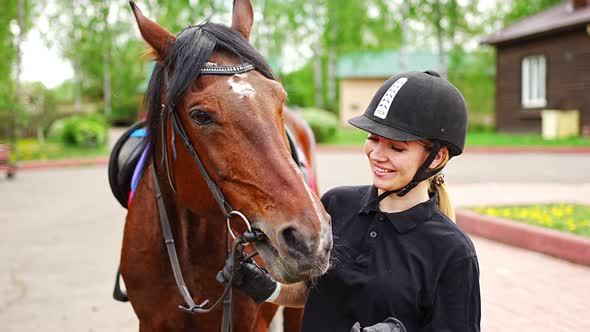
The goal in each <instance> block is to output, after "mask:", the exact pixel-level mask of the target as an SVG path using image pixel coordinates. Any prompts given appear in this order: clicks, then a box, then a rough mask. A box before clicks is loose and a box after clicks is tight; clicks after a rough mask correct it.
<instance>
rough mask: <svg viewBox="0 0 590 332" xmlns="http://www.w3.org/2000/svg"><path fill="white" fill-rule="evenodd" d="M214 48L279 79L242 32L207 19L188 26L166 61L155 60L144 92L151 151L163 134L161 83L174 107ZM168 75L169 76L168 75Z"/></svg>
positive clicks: (270, 77)
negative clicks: (161, 129) (161, 133)
mask: <svg viewBox="0 0 590 332" xmlns="http://www.w3.org/2000/svg"><path fill="white" fill-rule="evenodd" d="M215 51H219V52H225V53H229V54H233V55H236V56H238V57H239V58H240V59H241V61H242V62H247V63H250V64H252V65H254V67H255V68H256V70H257V71H258V72H260V73H261V74H262V75H264V76H265V77H267V78H269V79H272V80H276V77H275V76H274V74H273V72H272V70H271V69H270V66H269V65H268V63H267V62H266V60H264V58H263V57H262V55H260V53H258V51H256V49H254V47H252V45H250V43H249V42H248V41H247V40H246V39H245V38H244V37H243V36H242V35H241V34H240V33H239V32H237V31H235V30H233V29H231V28H229V27H228V26H225V25H222V24H216V23H211V22H208V21H207V22H204V23H201V24H198V25H195V26H189V27H187V28H185V29H184V30H182V31H181V32H180V33H179V34H178V35H177V39H176V41H175V42H174V43H173V44H172V46H171V48H170V50H169V53H168V55H167V57H166V59H165V60H164V63H161V62H156V64H155V66H154V69H153V71H152V75H151V78H150V82H149V85H148V89H147V92H146V95H145V100H144V103H145V105H146V109H147V110H148V115H147V127H148V135H147V139H148V142H149V144H150V145H149V146H150V150H151V151H150V154H149V155H152V154H153V153H154V151H155V146H156V141H157V137H158V135H159V134H160V131H159V128H160V114H161V112H162V104H163V103H164V102H163V101H162V96H161V87H162V84H164V83H165V84H166V88H165V104H166V106H168V105H170V106H171V107H172V109H174V105H177V103H178V102H179V101H180V99H181V98H182V96H183V95H184V93H185V91H186V90H187V89H188V88H189V87H190V85H191V83H192V82H194V81H195V80H196V79H197V78H198V76H199V74H200V70H201V68H202V67H203V65H204V64H205V63H206V62H207V60H208V59H209V58H210V57H211V55H212V54H213V52H215ZM165 68H168V70H167V71H166V70H164V69H165ZM170 68H173V70H171V69H170ZM166 72H167V73H166ZM165 75H167V76H168V77H166V78H165V77H164V76H165Z"/></svg>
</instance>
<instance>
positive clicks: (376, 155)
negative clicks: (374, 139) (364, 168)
mask: <svg viewBox="0 0 590 332" xmlns="http://www.w3.org/2000/svg"><path fill="white" fill-rule="evenodd" d="M369 156H370V157H371V159H373V160H376V161H383V160H385V159H386V156H385V150H384V147H383V143H381V142H379V144H375V147H374V148H373V151H371V153H370V154H369Z"/></svg>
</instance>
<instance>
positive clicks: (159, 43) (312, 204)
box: [120, 0, 332, 332]
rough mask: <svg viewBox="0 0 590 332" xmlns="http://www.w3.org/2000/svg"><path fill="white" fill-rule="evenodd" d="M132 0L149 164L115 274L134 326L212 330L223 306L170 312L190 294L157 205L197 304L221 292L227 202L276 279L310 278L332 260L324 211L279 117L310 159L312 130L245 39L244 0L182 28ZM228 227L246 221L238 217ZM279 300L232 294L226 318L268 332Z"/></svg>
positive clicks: (241, 327) (237, 228)
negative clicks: (147, 59) (146, 56)
mask: <svg viewBox="0 0 590 332" xmlns="http://www.w3.org/2000/svg"><path fill="white" fill-rule="evenodd" d="M130 4H131V7H132V9H133V13H134V15H135V18H136V21H137V24H138V26H139V30H140V32H141V35H142V36H143V38H144V39H145V41H146V42H147V43H148V44H149V45H150V47H151V48H152V52H153V54H154V55H155V57H156V60H157V61H156V65H155V68H154V70H153V73H152V77H151V79H150V83H149V87H148V92H147V101H148V120H147V122H148V137H147V140H148V146H149V149H148V152H147V155H148V162H147V165H146V167H145V169H144V171H143V175H142V176H141V178H140V180H139V184H138V186H137V189H136V191H135V194H134V196H133V198H132V200H131V202H130V204H129V207H128V209H129V211H128V214H127V219H126V224H125V231H124V237H123V247H122V253H121V266H120V269H121V274H122V276H123V279H124V281H125V285H126V288H127V294H128V296H129V300H130V302H131V304H132V306H133V309H134V311H135V313H136V314H137V317H138V318H139V322H140V324H139V325H140V328H139V329H140V331H183V330H187V331H188V330H190V331H219V330H220V327H221V320H222V310H214V311H211V312H210V313H206V314H190V313H186V312H183V311H180V310H178V306H179V305H183V306H184V305H186V304H185V300H186V297H184V296H183V295H184V294H186V293H185V292H184V290H183V291H182V292H183V295H181V292H179V288H178V287H177V282H178V281H177V280H178V279H175V275H174V273H173V268H171V261H172V260H171V259H169V255H168V252H169V251H170V245H167V244H166V243H165V241H164V238H163V236H164V233H166V231H165V230H164V231H163V229H164V228H165V227H163V226H161V222H162V213H164V215H166V217H165V218H166V219H169V221H170V222H169V227H170V233H171V236H172V238H173V239H174V242H172V241H169V240H167V241H166V242H167V243H168V244H170V243H172V245H171V246H172V248H173V250H174V251H175V253H176V255H177V261H178V263H179V268H180V270H181V272H182V275H183V276H184V281H185V282H186V290H187V291H188V292H190V293H191V294H192V297H191V299H190V300H194V302H196V303H201V302H203V301H204V300H206V299H211V300H212V301H214V300H215V299H216V298H218V297H219V296H220V294H221V293H222V292H223V291H224V286H223V285H220V284H218V283H217V282H216V281H215V275H216V273H217V271H219V270H220V269H221V268H222V267H223V264H224V261H225V259H226V256H227V252H226V249H227V248H226V241H228V239H227V234H228V228H227V226H226V216H227V215H228V212H230V210H229V207H230V206H231V207H232V209H233V210H236V211H240V212H241V213H243V215H244V216H246V218H247V219H248V220H249V221H250V223H251V225H252V228H254V229H257V230H260V231H262V232H263V233H264V234H265V237H264V240H262V241H260V242H256V243H254V247H255V249H256V250H257V251H258V252H259V254H260V258H261V259H262V261H263V262H264V265H265V267H266V269H267V270H268V271H269V272H270V274H271V275H272V276H273V277H274V278H275V279H277V280H278V281H281V282H284V283H292V282H299V281H302V280H306V279H309V278H313V277H316V276H318V275H320V274H322V273H324V272H325V271H326V270H327V268H328V265H329V256H330V249H331V246H332V240H331V227H330V219H329V216H328V215H327V214H326V212H325V211H324V209H323V208H322V204H321V202H320V201H319V199H318V198H317V196H316V195H315V194H314V193H312V190H311V189H310V187H309V186H308V185H306V184H305V182H304V177H303V175H302V173H301V171H300V169H299V168H298V167H297V165H296V164H295V162H294V161H293V159H292V157H291V151H290V144H289V143H288V140H287V134H286V130H285V126H287V127H288V128H289V131H290V132H291V133H293V134H294V135H293V136H295V137H297V138H298V139H299V140H300V143H301V146H302V147H303V148H304V150H305V156H306V159H307V160H308V161H310V162H313V159H312V157H313V156H312V155H311V149H312V148H313V138H312V136H310V131H309V128H306V127H304V124H303V123H302V122H301V121H300V120H298V119H297V118H296V117H295V116H294V115H293V114H290V113H288V112H287V111H286V110H285V109H284V108H283V103H284V101H285V98H286V94H285V91H284V90H283V88H282V86H281V84H280V83H278V82H277V81H276V80H275V78H274V76H273V74H272V72H271V70H270V68H269V66H268V64H267V63H266V62H265V60H264V59H263V58H262V56H260V54H259V53H258V52H257V51H256V50H255V49H254V48H253V47H252V46H251V45H250V44H249V43H248V37H249V34H250V30H251V27H252V23H253V12H252V6H251V4H250V1H249V0H235V1H234V8H233V19H232V25H231V28H229V27H227V26H224V25H220V24H214V23H210V22H205V23H203V24H200V25H196V26H190V27H188V28H186V29H184V30H183V31H182V32H180V33H179V34H178V35H173V34H171V33H169V32H168V31H166V30H165V29H164V28H162V27H161V26H159V25H158V24H157V23H155V22H153V21H151V20H149V19H147V18H146V17H144V16H143V15H142V13H141V11H140V10H139V9H138V8H137V6H135V4H134V3H133V2H131V3H130ZM157 192H158V193H159V195H157V194H156V193H157ZM213 192H215V193H216V194H213ZM160 197H161V199H160ZM226 209H228V210H227V211H226ZM233 215H235V213H234V214H232V216H233ZM162 225H163V224H162ZM231 227H232V228H233V230H234V232H237V233H240V232H243V231H245V230H246V226H245V222H244V221H243V220H242V219H241V218H237V217H234V218H232V219H231ZM172 265H173V264H172ZM175 272H177V271H175ZM190 300H189V301H190ZM206 306H207V305H205V307H206ZM276 309H277V308H276V306H274V305H272V304H269V303H265V304H263V305H257V304H255V303H254V302H253V301H252V300H250V299H249V298H247V297H246V296H245V295H243V294H241V293H239V292H235V294H234V299H233V319H232V322H233V326H234V328H235V329H236V331H240V332H241V331H266V329H267V326H268V324H269V321H270V319H271V318H272V316H273V315H274V313H275V312H276ZM300 313H301V311H296V312H294V316H297V317H298V318H300ZM292 315H293V312H286V316H292ZM296 323H297V320H296ZM295 325H297V324H295ZM291 328H292V329H291V331H296V330H298V328H299V327H298V326H291Z"/></svg>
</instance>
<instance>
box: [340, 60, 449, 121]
mask: <svg viewBox="0 0 590 332" xmlns="http://www.w3.org/2000/svg"><path fill="white" fill-rule="evenodd" d="M406 59H407V64H406V67H405V68H406V69H405V70H404V71H410V70H420V71H424V70H429V69H433V70H438V68H439V62H438V61H439V59H438V55H437V54H435V53H432V52H428V51H417V52H408V54H407V57H406ZM401 71H402V70H401V68H400V56H399V52H398V51H382V52H375V53H371V52H363V53H355V54H348V55H345V56H342V57H340V58H339V59H338V63H337V65H336V75H337V77H338V79H339V80H340V88H339V95H340V105H339V107H340V124H341V125H342V126H349V125H348V123H347V120H348V119H350V118H352V117H354V116H357V115H360V114H362V113H363V112H364V111H365V109H366V108H367V106H368V105H369V102H370V101H371V98H372V97H373V95H374V94H375V92H377V90H378V89H379V87H381V85H382V84H383V83H384V82H385V81H386V80H387V79H388V78H390V77H391V76H393V75H395V74H396V73H399V72H401Z"/></svg>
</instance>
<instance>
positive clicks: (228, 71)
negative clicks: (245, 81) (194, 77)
mask: <svg viewBox="0 0 590 332" xmlns="http://www.w3.org/2000/svg"><path fill="white" fill-rule="evenodd" d="M251 70H254V66H253V65H251V64H249V63H247V62H245V63H242V64H239V65H233V66H205V67H203V68H201V75H235V74H243V73H246V72H249V71H251Z"/></svg>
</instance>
